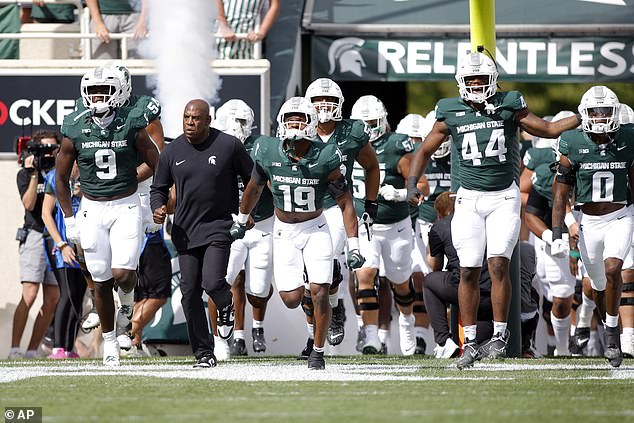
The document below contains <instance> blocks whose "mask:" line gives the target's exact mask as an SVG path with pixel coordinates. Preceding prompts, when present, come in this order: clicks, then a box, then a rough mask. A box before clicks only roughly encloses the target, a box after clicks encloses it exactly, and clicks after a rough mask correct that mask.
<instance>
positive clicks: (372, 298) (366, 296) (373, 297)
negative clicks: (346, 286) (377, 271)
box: [354, 273, 379, 310]
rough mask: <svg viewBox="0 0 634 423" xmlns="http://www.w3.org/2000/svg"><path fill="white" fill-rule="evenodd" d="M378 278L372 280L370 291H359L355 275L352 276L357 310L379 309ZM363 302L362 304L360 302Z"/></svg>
mask: <svg viewBox="0 0 634 423" xmlns="http://www.w3.org/2000/svg"><path fill="white" fill-rule="evenodd" d="M377 282H378V276H377V277H375V278H374V286H373V287H372V288H370V289H359V281H358V280H357V275H356V273H355V274H354V292H355V297H356V303H357V308H358V309H359V310H378V309H379V290H378V284H377ZM361 300H363V302H361Z"/></svg>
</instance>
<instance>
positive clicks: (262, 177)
mask: <svg viewBox="0 0 634 423" xmlns="http://www.w3.org/2000/svg"><path fill="white" fill-rule="evenodd" d="M251 178H253V182H255V183H256V184H258V185H264V184H266V181H267V180H268V179H269V178H268V177H267V176H266V172H265V171H264V169H263V168H262V166H260V163H258V162H255V164H254V165H253V171H252V172H251Z"/></svg>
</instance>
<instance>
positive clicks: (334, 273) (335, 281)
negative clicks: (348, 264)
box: [330, 259, 343, 289]
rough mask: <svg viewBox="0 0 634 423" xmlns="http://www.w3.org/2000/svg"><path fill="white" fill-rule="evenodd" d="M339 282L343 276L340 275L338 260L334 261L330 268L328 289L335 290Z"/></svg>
mask: <svg viewBox="0 0 634 423" xmlns="http://www.w3.org/2000/svg"><path fill="white" fill-rule="evenodd" d="M341 281H343V275H342V274H341V265H340V264H339V260H337V259H334V263H333V266H332V283H331V284H330V289H334V288H337V287H338V286H339V284H340V283H341Z"/></svg>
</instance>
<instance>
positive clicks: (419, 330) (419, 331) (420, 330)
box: [414, 326, 425, 338]
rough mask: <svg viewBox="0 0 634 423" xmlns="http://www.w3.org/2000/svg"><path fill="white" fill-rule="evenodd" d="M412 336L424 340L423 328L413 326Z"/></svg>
mask: <svg viewBox="0 0 634 423" xmlns="http://www.w3.org/2000/svg"><path fill="white" fill-rule="evenodd" d="M414 335H415V336H416V337H417V338H424V337H425V328H424V327H422V326H414Z"/></svg>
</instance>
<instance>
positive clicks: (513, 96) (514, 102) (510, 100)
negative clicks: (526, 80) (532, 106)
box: [500, 91, 528, 111]
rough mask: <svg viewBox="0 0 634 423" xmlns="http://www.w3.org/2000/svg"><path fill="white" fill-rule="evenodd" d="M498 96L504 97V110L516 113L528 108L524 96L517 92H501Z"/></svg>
mask: <svg viewBox="0 0 634 423" xmlns="http://www.w3.org/2000/svg"><path fill="white" fill-rule="evenodd" d="M500 94H503V95H504V97H503V98H502V107H504V108H508V109H510V110H515V111H517V110H523V109H526V108H527V107H528V106H527V105H526V100H524V96H523V95H522V93H521V92H519V91H508V92H501V93H500Z"/></svg>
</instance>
